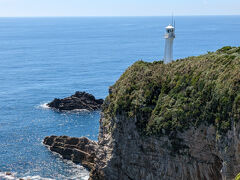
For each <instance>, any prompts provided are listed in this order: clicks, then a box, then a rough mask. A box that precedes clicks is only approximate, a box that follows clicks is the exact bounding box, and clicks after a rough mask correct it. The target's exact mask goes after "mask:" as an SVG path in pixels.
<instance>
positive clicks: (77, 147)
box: [43, 136, 98, 170]
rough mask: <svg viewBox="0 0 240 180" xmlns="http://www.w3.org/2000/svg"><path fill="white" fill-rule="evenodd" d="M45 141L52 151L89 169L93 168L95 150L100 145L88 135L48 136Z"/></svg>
mask: <svg viewBox="0 0 240 180" xmlns="http://www.w3.org/2000/svg"><path fill="white" fill-rule="evenodd" d="M43 143H44V144H45V145H47V146H49V147H50V150H51V151H54V152H56V153H59V154H61V155H62V157H63V158H64V159H68V160H71V161H73V162H74V163H80V164H82V165H83V166H84V167H86V168H87V169H89V170H90V169H92V168H93V165H94V159H95V156H96V155H95V150H96V149H97V147H98V146H97V143H96V142H95V141H91V140H89V139H88V138H86V137H81V138H75V137H68V136H48V137H45V139H44V141H43Z"/></svg>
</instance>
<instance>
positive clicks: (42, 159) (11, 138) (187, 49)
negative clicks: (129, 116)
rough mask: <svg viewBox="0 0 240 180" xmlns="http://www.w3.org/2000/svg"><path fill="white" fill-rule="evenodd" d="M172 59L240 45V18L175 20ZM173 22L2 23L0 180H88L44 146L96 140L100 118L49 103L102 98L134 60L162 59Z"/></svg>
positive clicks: (144, 19)
mask: <svg viewBox="0 0 240 180" xmlns="http://www.w3.org/2000/svg"><path fill="white" fill-rule="evenodd" d="M175 20H176V39H175V41H174V50H173V51H174V59H179V58H184V57H188V56H195V55H200V54H204V53H207V51H215V50H217V49H219V48H221V47H222V46H229V45H230V46H239V45H240V35H239V34H240V16H185V17H184V16H182V17H181V16H177V17H175ZM170 22H171V17H79V18H77V17H73V18H64V17H63V18H0V152H1V153H0V179H3V178H4V172H12V173H14V175H15V176H16V177H25V178H27V177H28V178H31V179H43V178H47V179H63V180H64V179H87V178H88V171H87V170H86V169H84V168H83V167H82V166H81V165H76V164H73V163H71V162H70V161H66V160H62V159H61V158H60V157H59V156H58V155H57V154H54V153H52V152H50V151H49V150H48V149H47V148H46V147H45V146H44V145H43V144H42V141H43V139H44V137H45V136H49V135H68V136H76V137H81V136H87V137H88V138H90V139H92V140H97V136H98V128H99V118H100V112H91V113H87V112H81V113H59V112H56V111H53V110H51V109H48V108H46V106H45V104H46V103H47V102H50V101H51V100H53V99H54V98H64V97H67V96H70V95H72V94H74V93H75V91H86V92H89V93H91V94H93V95H94V96H95V97H96V98H105V97H106V96H107V94H108V88H109V86H111V85H113V84H114V82H115V81H116V80H117V79H118V78H119V77H120V75H121V74H122V73H123V72H124V71H125V69H126V68H128V67H129V66H130V65H131V64H133V63H134V62H135V61H137V60H145V61H148V62H152V61H155V60H162V59H163V52H164V38H163V37H164V32H165V29H164V28H165V26H167V25H168V24H169V23H170Z"/></svg>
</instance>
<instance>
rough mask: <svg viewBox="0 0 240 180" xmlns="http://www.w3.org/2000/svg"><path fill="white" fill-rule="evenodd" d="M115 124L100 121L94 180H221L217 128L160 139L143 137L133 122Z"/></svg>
mask: <svg viewBox="0 0 240 180" xmlns="http://www.w3.org/2000/svg"><path fill="white" fill-rule="evenodd" d="M112 122H114V124H109V126H106V125H104V124H106V119H105V118H104V117H102V119H101V131H100V134H99V142H98V144H99V148H98V150H97V152H96V154H97V158H96V164H95V167H94V169H93V170H92V171H91V175H90V179H91V180H96V179H99V180H100V179H106V180H118V179H123V180H138V179H143V180H154V179H163V180H175V179H179V180H186V179H189V180H191V179H194V180H202V179H206V180H219V179H222V174H221V169H222V166H223V165H222V161H223V159H222V157H221V156H220V154H219V151H218V149H217V146H216V145H217V141H216V138H215V133H216V130H215V128H214V127H212V126H210V127H207V126H201V127H200V128H199V129H194V128H192V129H189V130H188V131H186V132H184V133H178V134H176V135H172V137H171V136H170V137H169V136H162V137H158V138H157V137H143V136H142V135H141V134H140V133H139V132H138V131H137V127H136V125H135V121H134V119H128V118H126V117H124V116H118V117H116V119H114V120H112ZM111 129H112V130H111Z"/></svg>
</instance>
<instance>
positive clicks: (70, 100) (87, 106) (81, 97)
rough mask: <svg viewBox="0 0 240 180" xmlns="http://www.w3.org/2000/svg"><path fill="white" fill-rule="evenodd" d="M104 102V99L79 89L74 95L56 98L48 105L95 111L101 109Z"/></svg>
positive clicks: (66, 109) (61, 108)
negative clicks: (96, 97)
mask: <svg viewBox="0 0 240 180" xmlns="http://www.w3.org/2000/svg"><path fill="white" fill-rule="evenodd" d="M102 104H103V99H95V97H94V96H93V95H91V94H88V93H86V92H79V91H77V92H76V93H75V94H74V95H72V96H70V97H67V98H64V99H57V98H55V99H54V100H53V101H52V102H50V103H48V104H47V105H48V106H49V107H51V108H55V109H57V110H60V111H71V110H88V111H95V110H100V109H101V105H102Z"/></svg>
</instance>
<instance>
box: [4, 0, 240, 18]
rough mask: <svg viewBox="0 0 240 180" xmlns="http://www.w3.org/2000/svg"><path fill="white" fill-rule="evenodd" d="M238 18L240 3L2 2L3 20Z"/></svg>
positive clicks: (177, 0) (225, 0)
mask: <svg viewBox="0 0 240 180" xmlns="http://www.w3.org/2000/svg"><path fill="white" fill-rule="evenodd" d="M172 12H174V14H175V15H239V14H240V0H164V1H163V0H0V17H12V16H162V15H163V16H164V15H171V14H172Z"/></svg>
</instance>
